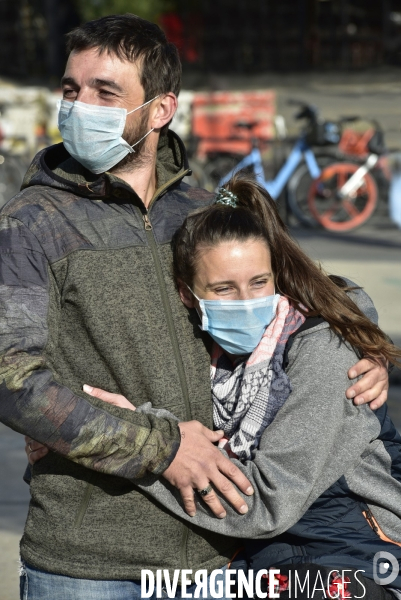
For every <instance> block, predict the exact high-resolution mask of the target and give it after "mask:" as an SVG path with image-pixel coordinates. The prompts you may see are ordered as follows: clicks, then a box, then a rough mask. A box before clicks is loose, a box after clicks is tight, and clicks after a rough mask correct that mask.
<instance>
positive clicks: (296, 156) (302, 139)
mask: <svg viewBox="0 0 401 600" xmlns="http://www.w3.org/2000/svg"><path fill="white" fill-rule="evenodd" d="M291 104H300V103H298V102H297V101H291ZM317 115H318V112H317V109H316V108H315V107H313V106H310V105H305V104H303V103H301V110H300V111H299V112H298V113H297V114H296V116H295V118H296V119H302V120H306V127H305V128H304V129H303V130H302V131H301V134H300V136H299V137H298V139H297V140H296V141H295V144H294V146H293V148H292V150H291V152H290V154H289V155H288V156H287V158H286V160H285V161H284V163H283V165H282V166H281V168H280V169H279V171H278V173H277V174H276V176H275V177H274V178H273V179H271V180H266V178H265V172H264V167H263V163H262V154H261V151H260V148H259V144H258V140H257V139H256V138H251V143H252V150H251V152H250V153H249V154H248V155H246V156H245V157H243V158H241V160H240V161H239V162H238V164H236V165H235V166H234V167H233V168H231V169H230V170H229V171H228V172H226V175H224V176H223V177H221V178H220V180H219V183H218V187H220V186H222V185H224V184H225V183H227V181H228V180H229V179H230V178H231V177H232V176H233V175H234V173H236V172H238V171H241V170H243V169H247V168H251V169H252V171H253V173H254V175H255V178H256V180H257V181H258V183H259V184H260V185H262V186H263V187H264V188H265V189H266V190H267V191H268V192H269V194H270V195H271V196H272V198H273V199H275V200H277V199H278V198H279V196H280V194H281V193H282V191H283V190H284V188H285V186H286V185H287V184H288V182H289V181H290V179H291V177H292V175H293V173H294V172H295V170H296V169H297V167H298V166H299V165H300V164H301V162H304V163H305V166H306V168H307V170H308V173H309V174H310V176H311V178H312V179H317V178H318V177H319V176H320V174H321V167H324V166H325V165H326V164H327V158H326V157H325V156H317V155H315V153H314V151H313V149H312V144H311V143H310V134H309V132H310V131H311V130H316V129H317V128H319V132H320V135H322V136H323V138H324V145H333V144H334V145H336V144H338V142H339V140H340V132H339V128H338V126H337V124H336V123H334V122H330V121H325V122H322V123H318V120H317ZM236 126H237V127H238V128H245V129H248V131H249V132H252V130H253V129H254V128H255V126H256V123H244V122H239V123H237V124H236ZM232 158H233V157H229V156H223V157H219V158H217V159H216V160H215V161H213V162H212V163H209V164H210V165H211V166H210V168H209V169H206V175H208V176H209V177H210V176H211V170H212V169H213V170H214V172H219V171H220V170H223V168H224V167H225V166H226V164H227V161H229V160H232ZM319 163H320V165H319Z"/></svg>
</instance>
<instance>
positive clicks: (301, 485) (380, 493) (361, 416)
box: [138, 291, 401, 541]
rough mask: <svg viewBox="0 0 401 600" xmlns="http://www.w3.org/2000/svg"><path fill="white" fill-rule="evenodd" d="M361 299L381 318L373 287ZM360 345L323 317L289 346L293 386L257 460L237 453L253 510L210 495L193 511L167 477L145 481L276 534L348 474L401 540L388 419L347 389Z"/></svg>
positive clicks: (167, 502)
mask: <svg viewBox="0 0 401 600" xmlns="http://www.w3.org/2000/svg"><path fill="white" fill-rule="evenodd" d="M354 299H355V300H356V301H357V303H358V304H359V306H360V308H361V309H363V310H364V312H365V313H366V314H367V315H368V316H369V317H370V318H371V319H372V320H373V321H376V320H377V314H376V312H375V310H374V307H373V305H372V304H371V303H370V299H369V298H368V297H367V295H366V294H365V293H364V292H362V291H359V292H357V293H355V295H354ZM355 361H356V354H355V351H354V350H353V349H352V348H351V347H350V346H349V345H348V344H346V343H344V341H343V340H341V339H340V338H339V337H338V336H337V335H335V334H334V333H333V332H332V331H331V330H330V328H329V326H328V324H327V323H322V324H320V325H318V326H316V327H314V328H311V329H309V330H306V331H304V332H302V333H300V334H299V335H298V336H296V338H295V342H294V344H293V346H292V348H291V350H290V352H289V365H288V368H287V373H288V375H289V377H290V380H291V384H292V388H293V391H292V393H291V395H290V397H289V398H288V400H287V401H286V403H285V404H284V406H283V407H282V408H281V409H280V411H279V412H278V414H277V416H276V418H275V420H274V421H273V423H271V425H269V427H268V428H267V429H266V430H265V432H264V433H263V435H262V438H261V442H260V446H259V449H258V450H257V451H256V455H255V458H254V460H252V461H247V462H246V463H244V464H242V463H241V462H240V461H234V462H235V463H236V464H237V466H238V467H239V468H240V469H241V470H242V472H243V473H244V474H245V475H246V476H247V477H248V478H249V479H250V480H251V482H252V483H253V485H254V488H255V494H254V495H253V496H251V497H245V496H244V498H245V499H246V501H247V504H248V506H249V512H248V513H247V514H246V515H243V516H242V515H241V516H240V515H238V514H236V513H235V511H234V510H233V509H232V508H230V506H229V505H228V504H227V503H226V502H224V500H222V502H223V504H224V506H225V508H226V510H227V517H226V518H225V519H222V520H220V519H217V518H214V517H213V516H211V515H210V514H209V513H208V511H207V509H206V508H205V506H204V505H203V503H202V502H200V503H199V504H198V511H197V515H196V516H195V517H193V518H190V517H188V516H187V515H186V514H185V512H184V510H183V508H182V504H181V501H180V497H179V494H178V493H177V491H176V490H174V489H172V488H170V487H169V486H168V485H167V484H166V483H165V482H163V481H162V480H156V479H155V478H154V477H147V478H146V480H145V479H142V480H141V481H140V482H138V485H139V486H140V487H141V489H144V490H146V492H147V493H148V494H150V495H151V496H152V497H153V498H154V499H156V500H157V501H158V502H160V503H161V504H163V506H165V507H166V508H168V509H169V510H171V511H172V512H173V513H175V514H176V515H177V516H179V517H180V518H183V519H187V520H189V521H191V523H193V524H194V525H197V526H200V527H203V528H206V529H210V530H212V531H215V532H218V533H221V534H224V535H228V536H230V535H236V536H237V537H239V538H254V539H258V538H271V537H274V536H277V535H279V534H280V533H282V532H284V531H286V530H287V529H289V528H290V527H291V526H292V525H294V524H295V523H296V522H297V521H298V520H299V519H300V518H301V517H302V515H303V514H304V513H305V512H306V510H307V509H308V508H309V507H310V506H311V504H312V503H313V502H314V501H315V500H316V499H317V498H318V497H319V496H320V495H321V494H322V493H323V492H324V491H325V490H326V489H327V488H329V487H330V486H331V485H332V484H333V483H334V482H336V481H337V480H338V479H339V478H340V477H341V476H343V475H344V476H345V478H346V481H347V484H348V486H349V487H350V489H351V491H353V492H355V493H357V494H359V495H360V496H362V497H363V498H365V500H366V502H367V503H368V504H369V505H370V507H371V510H372V512H373V514H374V516H375V517H376V519H377V521H378V523H379V525H380V527H381V528H382V530H383V531H384V532H385V533H386V534H387V535H388V536H389V537H390V538H391V539H394V540H395V541H401V484H400V483H398V482H397V481H396V480H395V479H394V478H393V477H392V476H391V459H390V457H389V456H388V453H387V452H386V451H385V449H384V446H383V443H382V442H381V441H380V440H377V439H376V438H377V436H378V435H379V433H380V423H379V420H378V419H377V417H376V416H375V413H374V412H373V411H372V410H371V409H370V408H369V406H368V405H363V406H354V404H353V403H352V401H350V400H348V399H347V398H346V396H345V390H346V388H347V387H348V384H349V381H348V378H347V371H348V369H349V368H350V367H351V366H352V365H353V364H355Z"/></svg>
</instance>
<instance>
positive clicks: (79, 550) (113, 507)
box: [0, 15, 382, 600]
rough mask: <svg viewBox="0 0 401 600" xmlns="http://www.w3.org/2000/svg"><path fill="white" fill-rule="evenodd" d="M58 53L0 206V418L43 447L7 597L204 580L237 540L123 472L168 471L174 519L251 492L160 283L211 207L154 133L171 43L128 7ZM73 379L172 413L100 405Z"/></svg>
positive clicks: (171, 104) (201, 351) (122, 591)
mask: <svg viewBox="0 0 401 600" xmlns="http://www.w3.org/2000/svg"><path fill="white" fill-rule="evenodd" d="M68 50H69V58H68V62H67V67H66V72H65V75H64V77H63V80H62V87H63V98H64V101H63V102H62V104H61V106H60V117H59V123H60V130H61V133H62V136H63V140H64V145H63V144H59V145H57V146H53V147H51V148H49V149H46V150H44V151H42V152H41V153H39V155H37V157H35V159H34V161H33V163H32V165H31V167H30V169H29V170H28V173H27V175H26V178H25V181H24V185H23V191H22V192H21V193H20V194H18V195H17V196H16V197H15V198H14V199H13V200H11V201H10V202H9V203H8V205H7V206H6V207H5V208H4V210H3V211H2V217H1V228H0V248H1V257H2V260H1V264H0V278H1V281H0V284H1V290H0V291H1V307H2V311H3V312H2V316H3V318H2V328H1V363H0V364H1V367H0V370H1V381H2V383H1V386H2V387H1V391H2V396H1V398H2V399H1V402H0V418H1V420H2V422H4V423H6V424H7V425H9V426H10V427H12V428H13V429H15V430H17V431H20V432H21V433H24V434H26V435H28V436H29V437H30V438H31V439H34V440H37V441H38V442H41V443H43V444H45V445H46V446H47V447H48V448H50V449H51V450H52V451H53V452H50V453H48V454H47V455H46V457H45V458H43V459H42V460H41V461H39V462H37V463H36V464H35V466H34V469H33V477H32V481H31V495H32V501H31V505H30V509H29V514H28V519H27V524H26V528H25V532H24V536H23V538H22V541H21V556H22V559H23V569H22V593H23V594H24V593H26V590H27V586H29V597H30V598H32V599H35V600H36V599H37V600H39V599H40V600H47V599H48V600H50V599H51V600H54V597H55V593H54V589H57V590H58V594H59V596H58V597H59V598H63V599H64V598H65V599H68V600H69V599H74V600H79V599H80V598H82V600H87V599H88V598H90V597H96V598H97V599H100V600H101V599H102V598H112V599H113V600H120V599H121V600H123V599H124V600H125V598H132V597H140V591H139V585H138V580H139V579H140V576H141V569H153V570H156V569H168V570H169V571H170V573H172V571H173V570H174V569H178V568H181V569H184V568H189V569H193V570H197V569H201V568H203V569H207V570H208V571H209V572H210V571H211V570H213V569H215V568H220V567H222V566H223V565H225V564H227V563H228V561H229V559H230V557H231V556H232V554H233V552H234V550H235V549H236V543H235V540H232V539H230V538H226V537H223V536H219V535H215V534H212V533H210V532H207V531H203V530H200V529H198V528H195V527H190V526H187V525H185V524H184V523H182V522H181V521H179V520H177V519H175V518H174V517H172V516H171V515H170V514H169V513H167V511H165V510H163V509H161V508H160V507H159V506H158V505H157V504H156V503H155V502H152V501H151V500H149V499H148V498H147V497H146V495H145V494H143V493H141V492H139V491H137V489H136V488H135V480H136V479H137V478H140V477H141V476H143V475H144V474H145V473H146V472H150V473H153V474H154V475H156V476H162V477H165V478H166V479H167V480H168V481H169V482H170V483H172V484H173V485H175V486H176V487H177V488H179V489H180V491H181V493H182V495H183V498H184V501H185V502H186V506H187V507H188V510H189V512H190V511H191V510H192V511H193V510H194V509H193V504H194V490H196V489H198V490H202V491H204V492H205V495H204V496H203V499H204V500H205V501H207V502H208V504H209V506H210V508H211V510H212V511H213V512H214V513H215V514H216V515H217V516H219V517H224V514H225V513H224V510H223V508H222V505H221V504H220V502H219V500H218V499H217V496H216V495H215V493H214V492H213V491H212V492H208V486H209V483H212V484H213V487H214V488H216V489H218V490H220V491H221V493H222V494H223V495H224V496H225V497H226V498H227V499H228V500H229V501H230V502H231V504H232V505H233V506H234V507H235V508H236V509H237V510H238V511H239V512H246V511H247V505H246V504H245V503H244V501H243V499H242V497H241V496H240V495H239V494H238V493H237V491H236V488H235V487H234V486H233V484H232V483H231V482H233V483H234V484H235V485H236V486H238V488H239V489H240V490H242V491H243V492H244V493H248V494H251V493H252V488H251V486H250V483H249V482H248V481H247V480H246V479H245V478H244V476H243V475H242V474H241V472H240V471H239V470H238V469H237V468H236V467H234V465H232V464H231V463H230V461H229V460H228V459H226V458H225V457H224V456H223V455H222V454H221V453H220V452H219V451H218V450H217V448H216V447H215V446H214V445H213V442H215V441H217V440H218V439H219V438H220V436H221V434H220V433H219V432H212V431H211V430H210V429H208V428H207V427H210V428H211V427H212V411H211V402H210V381H209V375H208V373H209V353H208V348H207V341H206V339H205V338H204V337H203V334H202V332H201V331H200V330H199V327H198V323H197V320H196V316H195V315H188V313H187V312H186V310H185V309H184V307H183V306H182V305H181V303H180V301H179V298H178V294H177V293H176V290H175V288H174V285H173V281H172V278H171V275H170V246H169V242H170V240H171V237H172V234H173V233H174V231H175V229H176V228H177V227H178V226H179V225H180V224H181V222H182V221H183V219H184V218H185V216H186V215H187V213H188V212H189V211H191V210H194V209H196V208H197V207H199V206H202V205H203V204H205V203H209V202H211V201H212V200H213V198H212V196H211V195H210V194H208V193H206V192H205V191H203V190H199V189H192V188H190V187H189V186H187V185H186V184H185V183H183V182H182V179H183V177H184V176H185V175H186V174H187V173H188V172H189V170H188V165H187V160H186V156H185V150H184V148H183V145H182V143H181V142H180V140H179V139H178V138H177V136H175V134H173V133H172V132H168V131H167V128H168V125H169V123H170V121H171V119H172V117H173V115H174V112H175V109H176V105H177V94H178V92H179V86H180V65H179V60H178V56H177V51H176V49H175V48H174V47H173V46H172V45H171V44H168V42H167V41H166V39H165V37H164V34H163V33H162V32H161V31H160V29H159V28H158V27H156V26H155V25H153V24H151V23H148V22H147V21H144V20H142V19H139V18H138V17H135V16H134V15H124V16H109V17H105V18H103V19H99V20H97V21H93V22H90V23H87V24H86V25H84V26H83V27H80V28H78V29H77V30H74V31H73V32H72V33H71V34H70V35H69V37H68ZM365 367H366V365H365ZM358 369H360V370H362V371H363V369H364V363H362V365H359V366H357V371H358ZM376 375H377V370H376ZM378 377H379V378H380V377H382V371H380V375H379V376H378ZM378 377H377V376H376V377H375V375H373V379H375V380H377V378H378ZM369 381H370V380H369V377H368V385H367V386H366V387H364V384H363V383H362V388H360V389H362V390H364V389H365V390H366V388H367V387H369ZM85 384H90V385H93V386H97V387H98V388H102V389H105V390H108V391H109V392H111V393H119V394H122V395H124V396H125V397H127V398H128V399H129V400H130V401H131V402H132V403H133V404H135V405H136V406H138V405H140V404H142V403H144V402H147V401H151V402H152V404H153V406H154V407H155V408H156V409H162V408H167V409H169V410H170V411H172V412H173V413H174V414H175V415H177V416H178V417H179V418H180V421H181V422H180V423H179V424H178V425H177V423H176V421H175V420H173V419H169V418H166V417H162V416H160V413H158V412H156V414H143V413H140V412H138V411H136V412H133V411H128V410H124V409H122V408H118V407H115V406H112V405H110V404H106V403H104V402H103V401H102V400H101V399H99V398H96V397H94V396H93V395H89V394H88V393H85V392H84V391H83V386H84V385H85ZM370 387H371V386H370ZM379 387H380V385H379ZM86 389H87V391H89V392H91V390H90V388H89V389H88V388H86ZM358 391H359V390H358V388H356V387H355V386H354V392H355V393H358ZM373 394H374V395H375V389H374V390H373ZM376 395H377V394H376ZM365 396H366V394H365ZM365 399H369V397H367V398H365ZM202 424H203V425H202ZM191 507H192V509H191ZM239 518H240V517H239ZM23 597H25V596H23Z"/></svg>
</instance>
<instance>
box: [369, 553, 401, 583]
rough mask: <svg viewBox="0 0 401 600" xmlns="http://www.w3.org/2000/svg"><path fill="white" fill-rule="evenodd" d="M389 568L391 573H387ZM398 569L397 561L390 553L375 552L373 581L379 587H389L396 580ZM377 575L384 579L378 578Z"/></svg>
mask: <svg viewBox="0 0 401 600" xmlns="http://www.w3.org/2000/svg"><path fill="white" fill-rule="evenodd" d="M390 567H391V572H390V574H389V575H386V573H389V570H390ZM399 571H400V567H399V564H398V560H397V559H396V558H395V556H393V554H391V553H390V552H376V554H375V555H374V557H373V579H374V580H375V583H378V584H379V585H390V583H393V581H394V580H395V579H396V578H397V576H398V573H399ZM379 575H381V576H383V575H386V576H385V577H379Z"/></svg>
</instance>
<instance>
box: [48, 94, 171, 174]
mask: <svg viewBox="0 0 401 600" xmlns="http://www.w3.org/2000/svg"><path fill="white" fill-rule="evenodd" d="M158 97H159V96H155V97H154V98H152V100H148V102H145V103H144V104H141V106H138V107H137V108H134V110H131V111H130V112H127V109H126V108H118V107H114V106H97V105H95V104H85V103H84V102H79V101H78V100H75V102H68V101H67V100H59V103H58V109H59V112H58V128H59V130H60V133H61V137H62V138H63V142H64V146H65V148H66V150H67V152H69V154H71V156H72V157H73V158H75V160H77V161H78V162H80V163H81V165H83V166H84V167H86V168H87V169H89V171H92V173H96V174H99V173H104V172H105V171H108V170H109V169H111V168H112V167H114V166H115V165H116V164H118V163H119V162H120V161H121V160H122V159H123V158H125V157H126V156H127V154H129V153H130V152H135V150H134V146H136V145H137V144H139V142H141V141H142V140H143V139H144V138H145V137H146V136H148V135H149V133H151V132H152V131H153V129H151V130H150V131H148V133H147V134H146V135H144V136H143V137H142V138H141V139H140V140H138V141H137V142H135V144H133V146H130V144H129V143H128V142H126V141H125V140H124V139H123V138H122V137H121V136H122V134H123V131H124V127H125V121H126V119H127V115H130V114H131V113H133V112H135V111H136V110H139V109H140V108H143V107H144V106H146V105H147V104H149V103H150V102H153V100H156V98H158Z"/></svg>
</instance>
